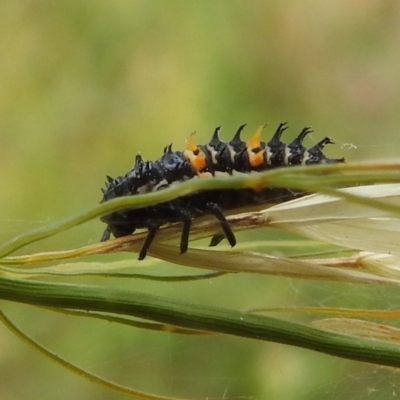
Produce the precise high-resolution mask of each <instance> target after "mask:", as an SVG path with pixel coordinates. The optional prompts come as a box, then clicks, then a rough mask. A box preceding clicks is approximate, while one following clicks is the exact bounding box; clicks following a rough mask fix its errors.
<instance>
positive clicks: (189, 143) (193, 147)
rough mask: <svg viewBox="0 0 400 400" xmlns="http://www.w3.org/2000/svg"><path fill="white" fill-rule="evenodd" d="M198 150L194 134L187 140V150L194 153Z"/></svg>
mask: <svg viewBox="0 0 400 400" xmlns="http://www.w3.org/2000/svg"><path fill="white" fill-rule="evenodd" d="M197 149H198V147H197V144H196V141H195V140H194V133H192V134H191V135H190V136H189V137H188V138H187V139H186V150H189V151H191V152H194V151H196V150H197Z"/></svg>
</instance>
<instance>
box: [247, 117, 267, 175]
mask: <svg viewBox="0 0 400 400" xmlns="http://www.w3.org/2000/svg"><path fill="white" fill-rule="evenodd" d="M264 128H265V125H261V126H259V127H258V129H257V130H256V131H255V133H254V135H253V136H252V137H251V138H250V140H249V141H248V142H247V154H248V156H249V162H250V165H251V166H252V167H254V168H256V167H259V166H260V165H262V164H263V163H264V153H265V149H262V148H261V133H262V131H263V129H264Z"/></svg>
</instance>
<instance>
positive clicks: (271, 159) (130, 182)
mask: <svg viewBox="0 0 400 400" xmlns="http://www.w3.org/2000/svg"><path fill="white" fill-rule="evenodd" d="M244 127H245V125H242V126H240V127H239V129H238V130H237V132H236V134H235V135H234V137H233V138H232V140H231V141H229V142H223V141H221V140H220V138H219V131H220V127H218V128H216V129H215V131H214V134H213V136H212V138H211V140H210V142H209V143H207V144H206V145H204V146H202V145H200V146H197V150H190V151H189V150H187V151H189V153H190V152H191V151H192V152H193V153H191V155H193V158H194V159H195V158H196V157H197V156H198V155H199V154H202V155H203V156H204V158H203V160H204V159H205V167H204V164H200V165H202V167H199V166H198V164H196V163H194V164H192V161H191V158H190V157H189V156H188V155H187V154H186V153H182V152H180V151H173V150H172V145H169V146H167V147H165V149H164V153H163V155H162V156H161V157H160V158H159V159H157V160H156V161H154V162H152V161H144V160H143V159H142V157H141V156H140V155H137V156H136V158H135V164H134V166H133V168H132V169H131V170H130V171H128V172H127V173H126V174H125V175H124V176H118V177H117V178H115V179H113V178H111V177H109V176H107V182H106V184H105V188H103V189H101V191H102V193H103V199H102V201H101V202H105V201H109V200H112V199H114V198H118V197H124V196H134V195H137V194H142V193H149V192H154V191H157V190H162V189H164V188H167V187H169V186H171V185H172V184H177V183H179V182H184V181H186V180H189V179H192V178H194V177H196V176H198V175H199V176H200V177H201V178H202V179H206V178H205V177H206V176H210V173H211V175H215V174H216V172H218V173H226V174H228V175H229V174H232V173H233V172H240V173H249V172H258V171H264V170H267V169H270V168H278V167H284V166H289V165H299V164H305V165H308V164H321V163H340V162H344V159H343V158H340V159H330V158H327V157H326V156H325V155H324V154H323V151H322V150H323V148H324V146H326V145H327V144H331V143H333V142H332V141H331V139H330V138H328V137H325V138H324V139H322V140H321V141H320V142H318V143H317V144H316V145H314V146H313V147H311V148H310V149H308V150H307V149H306V147H304V146H303V140H304V138H305V136H306V135H307V134H309V133H310V132H312V130H311V128H308V127H307V128H304V129H303V130H302V131H301V132H300V134H299V135H298V136H297V137H296V138H295V139H294V140H293V141H292V142H290V143H289V144H288V145H286V144H285V143H283V142H282V141H281V137H282V134H283V132H284V131H285V130H286V129H287V123H281V124H280V125H279V126H278V129H277V130H276V132H275V133H274V135H273V136H272V138H271V139H270V141H269V142H267V143H266V142H261V140H260V139H259V135H260V133H261V130H262V128H263V127H260V128H259V130H258V131H257V132H256V134H255V135H254V136H253V138H252V139H251V140H250V141H249V143H246V142H244V141H243V140H242V139H241V132H242V130H243V129H244ZM192 148H193V147H191V149H192ZM194 148H196V147H194ZM200 168H201V170H200ZM203 174H204V175H203ZM207 174H208V175H207ZM203 176H204V178H203ZM302 195H304V193H301V192H296V191H293V190H289V189H281V188H265V189H263V190H261V191H257V192H255V191H253V190H251V189H239V190H213V191H201V192H198V193H195V194H191V195H188V196H183V197H180V198H177V199H174V200H172V201H168V202H164V203H160V204H156V205H152V206H148V207H143V208H128V209H123V210H120V211H115V212H112V213H110V214H107V215H104V216H102V217H101V220H102V221H103V222H105V223H106V224H107V228H106V230H105V231H104V234H103V237H102V241H105V240H108V239H109V238H110V235H111V233H112V234H113V235H114V236H115V237H121V236H126V235H130V234H132V233H133V232H134V231H135V230H136V229H140V228H146V229H148V235H147V238H146V240H145V241H144V244H143V246H142V249H141V251H140V253H139V259H143V258H144V257H145V256H146V254H147V251H148V249H149V248H150V245H151V242H152V240H153V239H154V237H155V235H156V233H157V230H158V228H159V227H160V226H162V225H165V224H168V223H176V222H182V223H183V229H182V237H181V243H180V250H181V253H184V252H186V250H187V248H188V241H189V233H190V226H191V220H192V218H194V217H197V216H201V215H204V214H212V215H214V216H215V218H217V219H218V221H219V222H220V226H221V232H222V233H221V232H220V233H218V234H216V235H215V236H214V238H213V239H212V241H211V245H213V246H214V245H217V244H218V243H219V242H220V241H221V240H222V239H223V238H225V237H226V238H227V239H228V241H229V243H230V245H231V246H234V245H235V243H236V239H235V236H234V234H233V232H232V229H231V228H230V225H229V223H228V222H227V221H226V219H225V216H224V210H228V209H232V208H238V207H242V206H249V205H254V204H266V203H269V204H274V203H280V202H283V201H287V200H291V199H294V198H296V197H300V196H302Z"/></svg>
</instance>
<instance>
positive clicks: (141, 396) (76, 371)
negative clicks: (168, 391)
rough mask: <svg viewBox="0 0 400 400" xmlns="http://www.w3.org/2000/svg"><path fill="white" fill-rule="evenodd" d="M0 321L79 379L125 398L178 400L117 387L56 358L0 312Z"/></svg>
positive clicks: (58, 357) (55, 355)
mask: <svg viewBox="0 0 400 400" xmlns="http://www.w3.org/2000/svg"><path fill="white" fill-rule="evenodd" d="M0 320H1V321H2V322H3V324H4V325H5V326H6V327H7V328H8V329H9V330H10V331H11V332H12V333H14V335H16V336H17V337H18V338H20V339H21V340H22V341H23V342H25V343H27V344H28V345H29V346H30V347H32V348H34V349H35V350H37V351H39V352H40V353H41V354H43V355H44V356H46V357H47V358H49V359H50V360H52V361H54V362H55V363H57V364H58V365H60V366H62V367H64V368H66V369H68V370H69V371H70V372H73V373H74V374H76V375H78V376H80V377H81V378H84V379H87V380H89V381H90V382H92V383H95V384H97V385H101V386H103V387H105V388H106V389H108V390H112V391H114V392H117V393H120V394H123V395H125V396H128V397H131V398H134V399H138V400H178V399H176V398H172V397H165V396H157V395H152V394H150V393H145V392H141V391H138V390H134V389H131V388H129V387H127V386H123V385H118V384H116V383H115V382H112V381H109V380H108V379H104V378H102V377H100V376H98V375H95V374H92V373H90V372H87V371H86V370H84V369H81V368H79V367H78V366H76V365H74V364H72V363H70V362H69V361H67V360H65V359H64V358H62V357H60V356H58V355H57V354H55V353H53V352H52V351H51V350H48V349H46V348H45V347H44V346H42V345H41V344H39V343H38V342H37V341H35V340H34V339H32V338H30V337H29V336H28V335H26V334H25V333H24V332H22V331H21V330H20V329H19V328H17V326H16V325H14V324H13V323H12V322H11V320H10V319H9V318H8V317H7V316H6V315H5V314H4V313H3V312H2V311H1V310H0Z"/></svg>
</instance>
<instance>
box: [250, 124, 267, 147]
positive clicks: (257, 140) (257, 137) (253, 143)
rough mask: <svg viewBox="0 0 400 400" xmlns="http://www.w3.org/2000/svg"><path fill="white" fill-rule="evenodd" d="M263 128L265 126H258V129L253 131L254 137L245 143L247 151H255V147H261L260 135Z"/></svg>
mask: <svg viewBox="0 0 400 400" xmlns="http://www.w3.org/2000/svg"><path fill="white" fill-rule="evenodd" d="M264 128H265V125H261V126H259V127H258V129H257V130H256V131H255V133H254V135H253V136H252V137H251V138H250V140H249V141H248V142H247V147H248V148H249V149H256V148H257V147H260V146H261V133H262V131H263V129H264Z"/></svg>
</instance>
